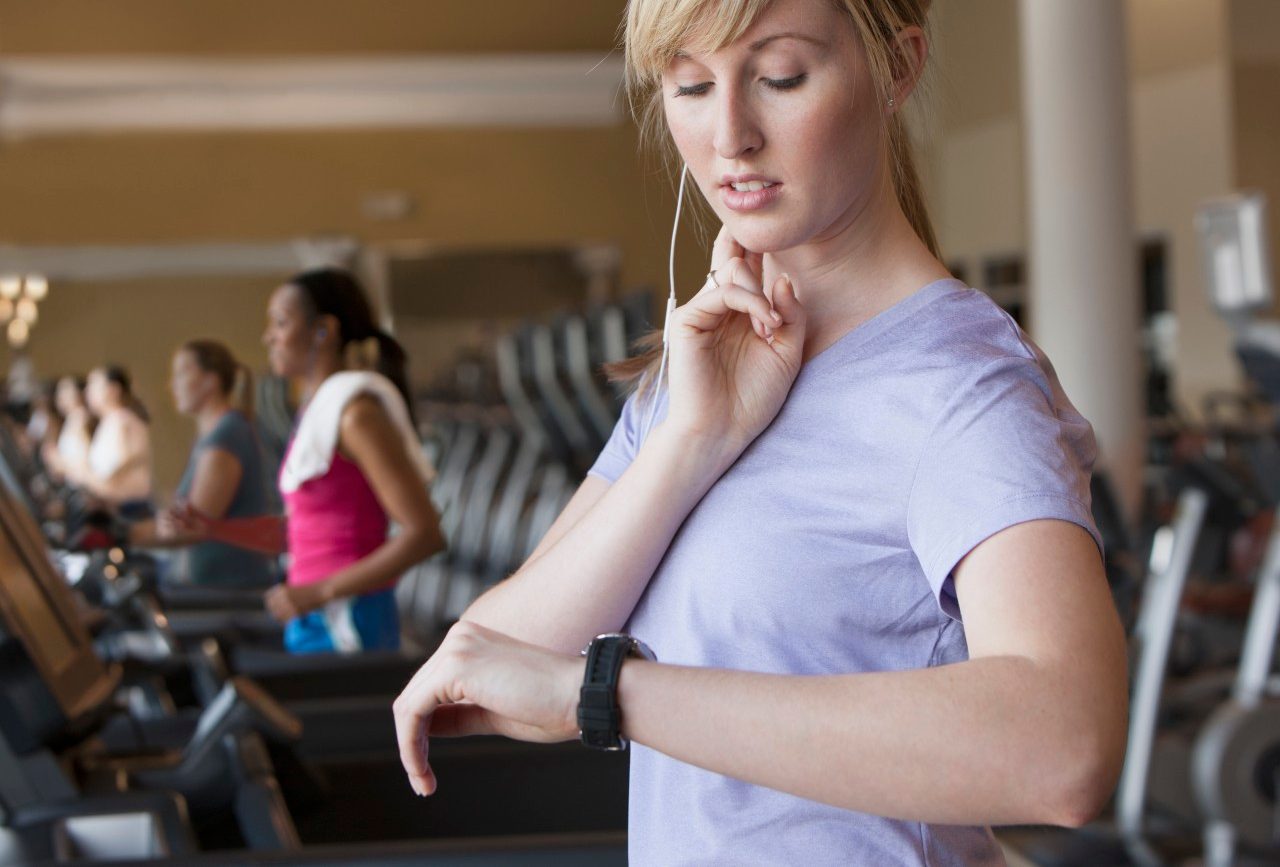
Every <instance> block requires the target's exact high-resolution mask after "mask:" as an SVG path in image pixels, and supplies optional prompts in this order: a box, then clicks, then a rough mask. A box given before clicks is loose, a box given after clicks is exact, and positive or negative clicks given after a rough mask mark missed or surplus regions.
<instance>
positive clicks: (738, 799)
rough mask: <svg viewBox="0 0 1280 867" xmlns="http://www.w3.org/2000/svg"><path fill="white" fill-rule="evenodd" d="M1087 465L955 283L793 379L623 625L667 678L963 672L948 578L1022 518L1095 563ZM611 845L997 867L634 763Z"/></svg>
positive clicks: (751, 792) (975, 840) (634, 440)
mask: <svg viewBox="0 0 1280 867" xmlns="http://www.w3.org/2000/svg"><path fill="white" fill-rule="evenodd" d="M664 410H665V396H664V399H662V400H661V401H660V403H659V408H658V413H657V415H658V418H659V419H660V418H661V417H662V416H663V414H664ZM648 415H649V414H648V412H647V405H646V406H643V407H642V406H639V405H638V404H637V401H636V400H635V399H634V398H633V399H632V400H631V401H629V402H628V403H627V405H626V407H625V408H624V411H623V415H622V418H621V420H620V421H619V423H618V425H617V427H616V429H615V430H614V433H613V436H612V438H611V439H610V440H609V442H608V444H607V445H606V446H605V448H604V451H603V452H602V453H601V455H600V457H599V459H598V460H597V461H596V464H595V466H594V467H593V468H592V470H591V472H592V474H593V475H596V476H599V477H600V478H603V479H605V480H606V481H610V482H612V481H615V480H616V479H617V478H618V477H619V476H620V475H621V474H622V473H623V471H624V470H625V469H626V468H627V466H628V465H629V464H630V462H631V461H632V460H633V458H634V457H635V454H636V452H637V450H638V449H639V447H640V444H641V442H642V441H643V434H644V431H641V430H640V427H641V426H642V425H644V424H645V422H646V420H647V418H648ZM1095 451H1096V447H1095V443H1094V437H1093V431H1092V428H1091V427H1090V426H1089V423H1088V422H1087V421H1085V419H1084V418H1083V417H1081V416H1080V414H1079V413H1077V412H1076V410H1075V409H1074V408H1073V407H1072V406H1071V403H1070V402H1069V401H1068V400H1067V397H1066V395H1065V394H1064V393H1063V391H1062V388H1061V386H1060V385H1059V383H1058V380H1057V377H1056V375H1055V374H1054V372H1053V368H1052V366H1051V365H1050V364H1049V362H1048V360H1047V359H1046V358H1045V357H1044V355H1043V354H1042V353H1041V352H1040V351H1039V350H1038V349H1037V348H1036V347H1035V346H1034V345H1033V344H1032V343H1031V342H1030V341H1029V340H1028V339H1027V337H1026V336H1025V335H1024V334H1023V333H1022V332H1021V331H1020V330H1019V329H1018V327H1017V325H1016V324H1015V323H1014V322H1013V320H1012V319H1011V318H1010V317H1009V316H1008V315H1006V314H1005V313H1004V312H1003V311H1001V310H1000V309H999V308H998V307H997V306H996V305H995V304H993V303H992V302H991V300H990V299H989V298H987V296H985V295H983V294H982V293H979V292H976V291H974V290H972V289H968V288H966V287H965V286H964V285H963V284H962V283H960V282H959V281H956V280H943V281H939V282H936V283H932V284H930V285H928V286H926V287H924V288H923V289H921V290H920V291H918V292H917V293H915V294H914V295H912V296H910V297H909V298H907V299H905V300H903V301H902V302H900V303H899V304H897V305H895V306H894V307H892V308H890V309H888V310H886V311H884V312H883V313H881V314H880V315H879V316H877V317H875V318H873V319H871V320H869V321H867V322H865V323H863V324H862V325H860V326H859V327H857V328H856V329H854V330H853V331H851V332H849V333H848V334H846V335H845V336H844V337H842V338H841V339H840V340H838V341H837V342H836V343H835V344H834V345H832V346H831V347H830V348H829V349H827V350H826V351H824V352H822V353H821V354H819V355H818V356H816V357H815V358H813V359H811V360H810V361H809V362H808V363H807V364H806V365H805V366H804V367H803V369H802V370H801V371H800V375H799V376H798V377H797V379H796V381H795V384H794V385H793V386H792V389H791V392H790V394H789V396H788V397H787V400H786V403H785V404H784V405H783V407H782V410H781V411H780V412H779V413H778V416H777V418H776V419H775V420H774V421H773V423H772V424H771V425H770V426H769V427H768V428H767V429H766V430H765V431H764V432H763V433H762V434H761V435H760V436H759V437H758V438H757V439H756V440H755V441H754V442H753V443H752V444H751V445H750V446H749V447H748V448H747V449H746V451H744V452H743V454H742V455H741V457H739V459H738V461H737V462H736V463H735V464H734V465H733V466H732V467H731V468H730V469H729V470H728V472H726V473H725V474H724V475H723V476H722V477H721V478H720V480H719V481H717V482H716V484H715V485H714V486H713V487H712V488H711V490H710V491H709V492H708V493H707V495H706V496H705V497H704V498H703V499H702V500H701V502H699V503H698V505H697V506H696V507H695V508H694V509H693V511H692V512H691V513H690V514H689V516H688V517H687V518H686V519H685V521H684V523H683V525H682V526H681V528H680V530H679V531H678V532H677V534H676V536H675V538H674V539H673V540H672V543H671V546H670V548H669V549H668V550H667V553H666V555H665V557H664V558H663V560H662V562H661V563H660V565H659V566H658V568H657V570H656V571H655V573H654V575H653V578H652V579H651V580H650V582H649V586H648V588H647V589H646V590H645V592H644V595H643V596H642V597H641V599H640V601H639V603H638V604H637V606H636V608H635V611H634V612H633V613H632V615H631V619H630V622H629V624H628V627H627V628H628V630H629V631H630V632H632V633H633V634H635V635H637V636H639V637H640V638H642V639H643V640H644V641H646V642H647V643H648V644H649V645H650V646H651V647H653V649H654V651H655V652H656V653H657V655H658V659H659V660H661V661H663V662H668V663H673V664H678V665H693V666H710V667H718V668H728V669H739V670H748V671H760V672H772V673H787V674H841V673H852V672H871V671H897V670H904V669H917V668H924V667H927V666H937V665H946V664H948V663H954V662H959V661H962V660H964V659H967V658H968V649H967V646H966V644H965V637H964V627H963V625H962V623H961V621H960V619H959V617H960V612H959V608H958V605H957V602H956V597H955V593H954V590H953V588H952V582H951V577H950V576H951V571H952V569H953V568H954V567H955V565H956V564H957V563H958V562H959V561H960V560H961V559H962V558H963V557H964V555H965V554H967V553H968V552H969V551H971V550H972V549H973V548H974V547H975V546H977V545H978V544H979V543H980V542H982V541H983V540H985V539H987V538H988V537H990V536H991V535H993V534H995V533H996V532H998V531H1000V530H1002V529H1004V528H1006V527H1009V526H1012V525H1014V524H1018V523H1021V522H1025V521H1030V520H1035V519H1042V518H1053V519H1060V520H1064V521H1070V522H1073V523H1075V524H1079V525H1080V526H1082V527H1084V528H1085V529H1087V530H1088V531H1089V532H1090V533H1091V534H1093V536H1094V538H1095V540H1097V541H1098V542H1099V545H1100V544H1101V541H1100V539H1099V537H1098V534H1097V531H1096V529H1095V528H1094V526H1093V521H1092V518H1091V516H1090V510H1089V474H1090V471H1091V468H1092V466H1093V461H1094V457H1095ZM1045 604H1051V600H1045ZM670 710H671V712H672V713H678V712H679V709H678V708H671V709H670ZM947 736H948V735H947V733H946V732H945V731H939V732H938V737H943V738H945V737H947ZM760 748H761V749H765V750H767V749H768V748H769V745H768V744H767V743H761V745H760ZM629 839H630V850H631V863H632V864H633V865H638V867H642V865H662V867H672V865H679V864H735V865H746V864H798V863H803V864H805V865H806V867H818V865H826V864H833V865H834V864H841V865H844V864H877V865H878V864H886V865H888V864H893V865H904V864H921V865H924V864H928V865H932V867H942V865H962V864H963V865H975V864H980V865H989V864H1001V863H1003V859H1002V857H1001V855H1000V852H999V849H998V847H997V846H996V844H995V842H994V840H993V839H992V837H991V833H990V831H989V830H988V829H986V828H979V827H961V826H950V825H928V824H923V823H919V822H904V821H897V820H890V819H885V818H880V817H877V816H871V815H866V814H862V813H854V812H851V811H847V810H840V809H837V808H835V807H829V806H825V805H822V804H819V803H816V802H813V801H808V800H805V799H803V798H798V797H795V796H793V795H788V794H783V793H781V792H777V791H774V790H770V789H766V788H763V787H760V786H754V785H749V784H747V783H744V782H741V781H739V780H734V779H731V778H728V777H725V776H721V775H719V774H715V773H711V772H709V771H705V770H702V769H700V768H696V767H694V766H692V765H688V764H685V763H683V762H679V761H676V760H675V759H672V758H669V757H667V756H664V755H662V754H661V753H658V752H656V751H654V750H651V749H647V748H645V747H642V746H635V747H633V752H632V756H631V801H630V838H629Z"/></svg>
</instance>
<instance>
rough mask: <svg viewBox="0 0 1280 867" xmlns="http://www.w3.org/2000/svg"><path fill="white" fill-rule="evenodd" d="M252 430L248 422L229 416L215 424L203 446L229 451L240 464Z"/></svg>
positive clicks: (251, 435)
mask: <svg viewBox="0 0 1280 867" xmlns="http://www.w3.org/2000/svg"><path fill="white" fill-rule="evenodd" d="M252 438H253V432H252V430H250V428H249V424H248V422H246V421H245V420H244V419H242V418H238V417H229V418H226V419H224V420H223V422H222V423H221V424H219V425H217V426H216V427H215V428H214V429H213V430H212V431H210V432H209V436H208V437H207V438H206V439H205V441H204V443H203V446H204V448H209V449H222V450H223V451H224V452H229V453H230V454H231V455H232V457H234V458H235V459H236V460H237V461H239V462H240V463H241V464H243V463H244V462H245V454H246V452H247V450H248V448H249V444H250V443H251V442H252Z"/></svg>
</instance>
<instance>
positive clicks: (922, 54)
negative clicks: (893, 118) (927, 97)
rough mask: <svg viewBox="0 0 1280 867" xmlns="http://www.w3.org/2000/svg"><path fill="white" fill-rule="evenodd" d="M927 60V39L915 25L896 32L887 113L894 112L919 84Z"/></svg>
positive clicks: (921, 29) (922, 30) (922, 29)
mask: <svg viewBox="0 0 1280 867" xmlns="http://www.w3.org/2000/svg"><path fill="white" fill-rule="evenodd" d="M928 60H929V37H928V36H927V35H926V34H925V32H924V28H922V27H918V26H916V25H914V24H913V25H911V26H910V27H904V28H902V29H901V30H899V31H898V35H897V37H896V38H895V45H894V50H893V66H892V72H893V85H892V90H891V91H890V95H889V99H890V102H889V111H890V113H892V112H894V111H896V110H897V109H899V108H901V107H902V106H903V105H905V104H906V101H907V99H908V98H909V97H910V96H911V94H912V93H913V92H914V91H915V89H916V85H917V84H919V83H920V76H921V75H922V74H923V73H924V67H925V63H927V62H928Z"/></svg>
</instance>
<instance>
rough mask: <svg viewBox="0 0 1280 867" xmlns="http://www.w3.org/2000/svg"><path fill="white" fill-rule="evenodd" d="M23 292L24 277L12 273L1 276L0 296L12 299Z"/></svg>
mask: <svg viewBox="0 0 1280 867" xmlns="http://www.w3.org/2000/svg"><path fill="white" fill-rule="evenodd" d="M21 294H22V278H21V277H17V276H14V275H12V274H6V275H5V276H3V277H0V298H8V299H9V300H10V301H12V300H13V299H15V298H17V297H18V296H19V295H21Z"/></svg>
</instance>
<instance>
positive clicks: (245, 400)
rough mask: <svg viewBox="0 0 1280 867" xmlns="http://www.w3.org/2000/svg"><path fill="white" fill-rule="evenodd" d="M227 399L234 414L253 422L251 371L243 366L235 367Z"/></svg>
mask: <svg viewBox="0 0 1280 867" xmlns="http://www.w3.org/2000/svg"><path fill="white" fill-rule="evenodd" d="M227 399H228V400H229V401H230V402H231V407H232V408H233V409H234V410H236V412H238V413H240V414H241V415H242V416H244V417H245V418H247V419H248V420H249V421H253V371H251V370H250V369H249V368H248V367H246V366H245V365H244V364H237V365H236V375H235V378H234V379H233V380H232V381H231V391H230V393H229V394H228V395H227Z"/></svg>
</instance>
